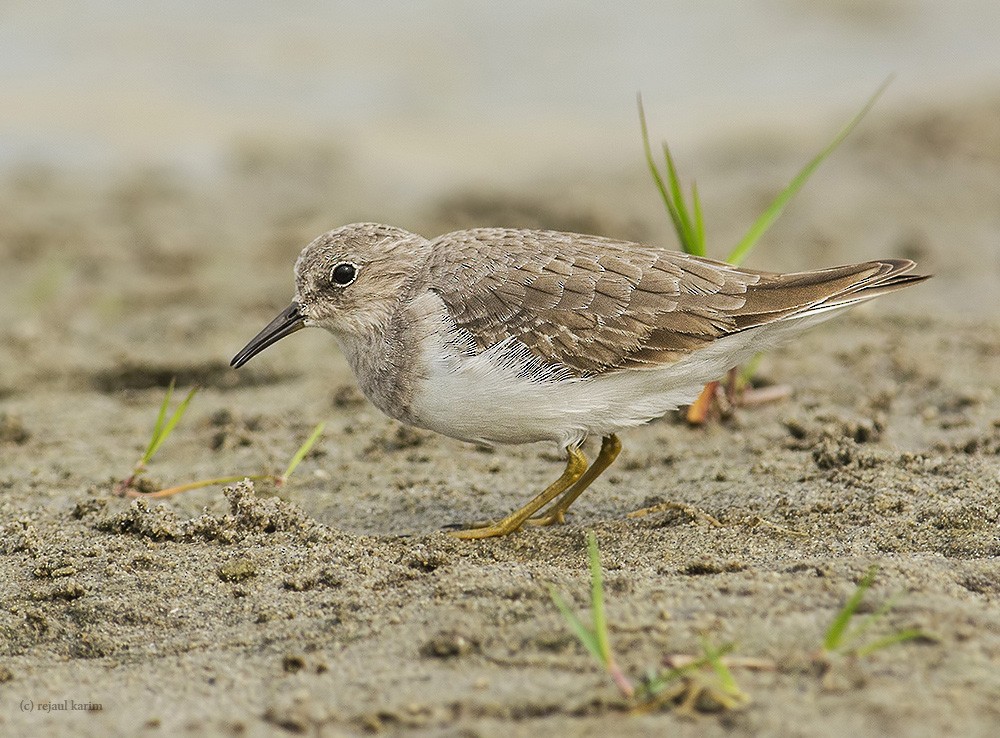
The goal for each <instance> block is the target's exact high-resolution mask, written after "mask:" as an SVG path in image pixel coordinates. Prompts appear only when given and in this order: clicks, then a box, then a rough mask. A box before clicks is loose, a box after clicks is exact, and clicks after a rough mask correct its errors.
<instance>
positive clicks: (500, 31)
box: [0, 0, 1000, 197]
mask: <svg viewBox="0 0 1000 738" xmlns="http://www.w3.org/2000/svg"><path fill="white" fill-rule="evenodd" d="M889 75H895V81H894V83H893V85H892V87H891V89H890V93H889V94H888V95H887V96H886V100H885V102H884V104H885V105H888V106H896V107H899V106H903V105H907V104H925V103H928V102H934V103H941V104H945V105H947V104H949V103H952V102H954V101H957V100H963V99H965V98H967V97H968V96H971V95H977V94H980V93H981V92H982V91H984V90H986V91H996V90H998V89H1000V8H998V6H997V4H996V2H995V0H959V1H958V2H949V3H941V2H936V1H935V0H764V1H763V2H755V3H745V2H727V3H722V4H720V3H704V2H700V1H699V0H674V1H672V2H632V3H627V4H626V5H624V6H621V5H610V4H608V3H602V2H591V1H583V2H581V1H580V0H573V1H568V0H559V1H555V2H544V3H537V2H529V1H528V0H514V1H512V2H503V3H496V2H463V1H459V0H439V1H438V2H420V3H406V2H383V1H379V0H375V1H373V2H365V3H347V2H324V1H322V0H298V1H296V2H291V3H280V4H275V3H264V2H243V3H238V4H234V3H230V2H219V0H206V1H205V2H200V3H181V2H141V3H135V2H130V1H128V0H99V1H97V2H79V1H76V2H74V1H72V0H52V1H51V2H47V3H35V2H26V1H20V2H19V1H17V0H7V2H4V3H3V4H2V7H0V78H2V79H3V100H4V104H3V105H2V106H0V163H3V164H6V165H10V164H12V163H19V162H24V161H31V162H38V161H42V162H47V163H51V164H55V165H58V166H72V167H98V168H105V169H106V168H109V167H111V168H117V167H121V166H123V165H128V164H135V163H144V164H145V163H155V164H159V165H162V164H165V165H169V166H180V167H183V168H185V169H188V170H190V171H194V172H198V173H205V172H211V171H213V169H214V168H216V167H218V166H219V164H220V162H221V161H223V160H224V159H225V157H226V156H227V155H228V153H229V152H230V151H231V149H232V146H233V145H234V143H235V142H238V141H241V140H243V141H246V140H253V141H262V140H263V141H269V142H272V143H286V144H287V143H288V142H299V141H312V142H314V143H316V144H322V145H324V146H328V147H330V148H331V149H333V150H336V151H338V152H340V153H341V154H342V155H344V156H348V157H350V158H351V160H352V161H353V162H354V163H355V164H357V165H358V166H359V167H360V168H362V169H363V171H365V172H366V173H369V175H370V176H371V177H373V178H376V179H377V181H378V188H379V189H380V190H381V191H382V192H384V193H386V194H391V195H392V196H402V197H415V196H418V195H420V194H421V193H426V192H427V190H428V188H431V189H434V188H439V187H441V186H454V185H456V184H460V183H466V182H476V183H498V182H499V183H511V182H516V181H518V180H522V179H523V178H524V177H525V176H530V175H536V174H537V173H539V172H548V171H551V170H552V169H553V168H556V167H570V168H572V169H574V170H582V169H587V168H591V169H599V168H602V167H606V166H608V165H615V166H620V165H624V164H625V163H627V162H633V163H634V162H639V161H640V159H639V154H640V150H639V148H638V146H637V143H638V137H637V126H636V112H635V95H636V93H637V92H639V91H641V92H642V94H643V95H644V98H645V103H646V108H647V112H648V115H649V119H650V121H651V123H652V124H653V127H654V130H657V131H660V132H661V135H662V136H665V137H669V139H670V140H671V142H672V143H673V144H674V146H675V147H676V148H678V149H679V150H683V149H684V148H685V147H687V146H690V145H692V144H694V143H697V142H699V141H705V140H712V139H718V138H720V137H724V136H726V135H728V134H731V133H732V132H733V131H740V130H745V129H746V128H748V127H754V128H761V129H763V128H769V127H779V128H780V129H782V130H785V131H787V130H789V129H798V130H801V129H803V128H806V129H809V128H813V127H816V126H822V128H820V131H828V130H829V129H830V127H831V126H833V127H834V128H835V127H836V126H839V124H840V123H841V122H842V121H843V120H845V119H846V118H848V117H850V115H851V114H852V113H853V112H854V111H855V110H857V109H858V107H859V106H860V105H861V103H862V102H863V101H864V100H865V99H866V98H867V96H868V95H869V94H871V92H872V91H873V90H874V89H875V88H876V87H878V85H879V84H880V83H881V82H882V81H883V80H885V79H886V78H887V77H888V76H889ZM883 109H884V108H883ZM876 115H878V113H876ZM823 135H825V134H823ZM815 140H816V141H820V140H821V139H815Z"/></svg>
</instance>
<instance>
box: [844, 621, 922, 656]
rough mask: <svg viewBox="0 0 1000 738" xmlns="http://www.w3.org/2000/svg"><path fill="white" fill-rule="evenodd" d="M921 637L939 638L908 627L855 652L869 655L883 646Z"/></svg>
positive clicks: (859, 654) (860, 654) (886, 646)
mask: <svg viewBox="0 0 1000 738" xmlns="http://www.w3.org/2000/svg"><path fill="white" fill-rule="evenodd" d="M920 639H928V640H937V639H936V638H934V637H933V636H929V635H927V634H926V633H924V632H923V631H922V630H919V629H918V628H906V629H905V630H901V631H898V632H896V633H893V634H891V635H887V636H885V637H884V638H879V639H877V640H874V641H872V642H871V643H869V644H868V645H867V646H862V647H861V648H859V649H857V651H855V653H857V655H858V656H869V655H871V654H873V653H875V652H876V651H881V650H882V649H883V648H888V647H889V646H895V645H896V644H897V643H904V642H906V641H914V640H920Z"/></svg>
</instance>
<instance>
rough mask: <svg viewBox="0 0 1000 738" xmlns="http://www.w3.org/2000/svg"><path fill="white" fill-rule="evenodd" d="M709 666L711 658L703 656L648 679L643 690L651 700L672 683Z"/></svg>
mask: <svg viewBox="0 0 1000 738" xmlns="http://www.w3.org/2000/svg"><path fill="white" fill-rule="evenodd" d="M708 664H709V658H708V657H707V656H701V657H700V658H697V659H695V660H694V661H692V662H690V663H688V664H684V666H675V667H673V668H670V669H667V670H666V671H663V672H661V673H659V674H655V675H653V676H651V677H648V678H647V680H646V682H645V684H644V685H643V689H644V690H645V693H646V694H647V695H648V696H649V697H650V698H653V697H656V695H657V694H659V693H660V692H662V691H663V690H664V689H666V688H667V686H669V685H670V683H671V682H675V681H677V680H678V679H680V678H681V677H683V676H687V675H688V674H690V673H691V672H694V671H698V670H699V669H701V668H702V667H704V666H708Z"/></svg>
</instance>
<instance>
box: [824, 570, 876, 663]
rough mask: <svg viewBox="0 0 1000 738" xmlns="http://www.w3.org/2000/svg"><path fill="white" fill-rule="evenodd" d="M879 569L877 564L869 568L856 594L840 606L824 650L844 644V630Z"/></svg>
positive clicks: (834, 649) (828, 633)
mask: <svg viewBox="0 0 1000 738" xmlns="http://www.w3.org/2000/svg"><path fill="white" fill-rule="evenodd" d="M877 570H878V568H877V567H875V566H872V567H871V568H869V569H868V572H867V573H866V574H865V575H864V576H863V577H862V578H861V581H860V582H858V586H857V589H855V590H854V594H852V595H851V596H850V598H849V599H848V600H847V602H846V603H844V606H843V607H842V608H840V611H839V612H838V613H837V615H836V617H834V619H833V622H832V623H830V627H829V629H828V630H827V631H826V636H825V637H824V638H823V650H824V651H830V652H832V651H837V650H838V649H840V648H841V646H842V645H843V643H844V631H845V630H847V625H848V623H850V622H851V618H852V617H854V613H856V612H857V610H858V606H859V605H861V600H862V599H864V596H865V592H867V591H868V589H869V588H870V587H871V586H872V582H874V581H875V572H876V571H877Z"/></svg>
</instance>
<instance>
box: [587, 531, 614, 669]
mask: <svg viewBox="0 0 1000 738" xmlns="http://www.w3.org/2000/svg"><path fill="white" fill-rule="evenodd" d="M587 551H588V553H589V555H590V609H591V618H592V620H593V624H594V631H593V632H594V637H595V638H596V639H597V645H598V648H599V649H600V654H601V661H602V662H603V663H604V665H605V666H610V665H611V663H612V658H611V642H610V640H609V639H608V620H607V616H606V614H605V612H604V580H603V578H602V576H601V552H600V550H599V549H598V547H597V536H595V535H594V532H593V531H590V533H588V534H587Z"/></svg>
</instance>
